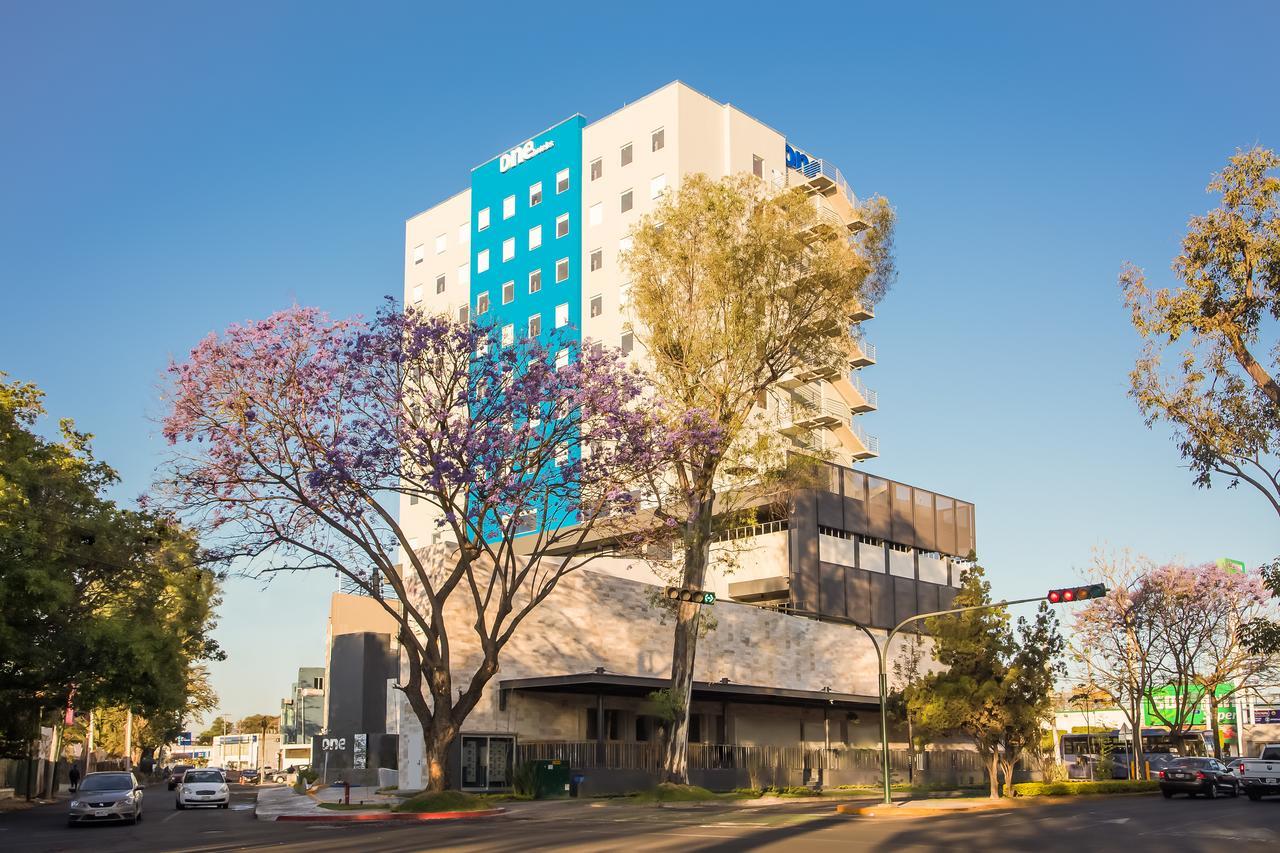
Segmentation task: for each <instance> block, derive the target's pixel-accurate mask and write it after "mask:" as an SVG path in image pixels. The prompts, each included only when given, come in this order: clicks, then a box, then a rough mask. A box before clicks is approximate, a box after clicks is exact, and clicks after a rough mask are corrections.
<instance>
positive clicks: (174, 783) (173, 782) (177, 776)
mask: <svg viewBox="0 0 1280 853" xmlns="http://www.w3.org/2000/svg"><path fill="white" fill-rule="evenodd" d="M190 769H191V765H190V764H175V765H173V768H172V770H171V771H170V773H169V790H170V791H172V790H173V789H174V788H176V787H178V786H179V785H181V784H182V777H183V775H184V774H185V773H186V772H187V771H188V770H190Z"/></svg>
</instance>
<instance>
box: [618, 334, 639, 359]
mask: <svg viewBox="0 0 1280 853" xmlns="http://www.w3.org/2000/svg"><path fill="white" fill-rule="evenodd" d="M618 343H619V348H620V349H621V350H622V354H623V355H627V354H629V353H630V352H631V351H632V350H633V349H635V346H636V336H635V335H634V334H633V333H631V332H623V333H622V339H621V340H620V341H619V342H618Z"/></svg>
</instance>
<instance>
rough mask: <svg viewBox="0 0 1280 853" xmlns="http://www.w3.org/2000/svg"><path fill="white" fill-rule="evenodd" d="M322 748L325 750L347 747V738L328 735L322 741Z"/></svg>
mask: <svg viewBox="0 0 1280 853" xmlns="http://www.w3.org/2000/svg"><path fill="white" fill-rule="evenodd" d="M320 748H321V749H324V750H331V749H346V748H347V739H346V738H344V737H327V738H324V739H322V740H321V741H320Z"/></svg>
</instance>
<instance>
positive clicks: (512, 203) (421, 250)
mask: <svg viewBox="0 0 1280 853" xmlns="http://www.w3.org/2000/svg"><path fill="white" fill-rule="evenodd" d="M568 190H569V170H568V169H561V170H560V171H559V172H557V173H556V195H559V194H560V193H563V192H568ZM539 204H542V181H538V182H537V183H536V184H532V185H530V187H529V206H530V207H536V206H537V205H539ZM515 215H516V197H515V196H514V195H509V196H507V197H506V198H504V199H503V200H502V218H503V219H510V218H511V217H513V216H515ZM566 216H567V214H566ZM489 220H490V216H489V208H487V207H485V208H482V209H481V210H479V211H478V212H477V213H476V230H477V231H484V230H485V229H486V228H488V227H489ZM558 228H559V223H558V222H557V229H558ZM566 233H567V231H566ZM557 236H564V235H563V234H561V235H557ZM470 242H471V223H470V222H464V223H462V224H461V225H459V226H458V244H459V245H461V246H465V245H467V244H469V243H470ZM448 248H449V236H448V234H437V235H436V254H437V255H443V254H444V253H445V250H447V249H448ZM425 256H426V247H425V246H424V245H422V244H421V243H420V244H418V245H417V246H414V247H413V262H414V263H415V264H420V263H422V262H423V260H424V259H425Z"/></svg>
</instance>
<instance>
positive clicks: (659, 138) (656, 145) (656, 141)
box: [649, 127, 667, 151]
mask: <svg viewBox="0 0 1280 853" xmlns="http://www.w3.org/2000/svg"><path fill="white" fill-rule="evenodd" d="M649 138H650V139H651V140H652V141H653V150H654V151H661V150H662V149H663V147H664V146H665V145H666V144H667V132H666V131H665V130H664V129H663V128H661V127H660V128H658V129H657V130H655V131H654V132H653V133H652V134H650V136H649Z"/></svg>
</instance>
